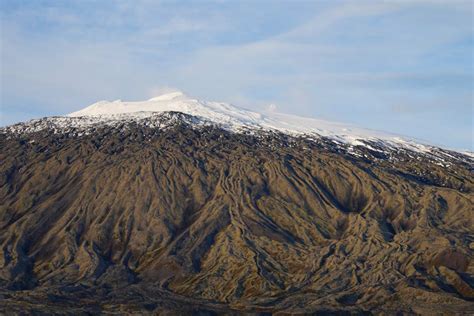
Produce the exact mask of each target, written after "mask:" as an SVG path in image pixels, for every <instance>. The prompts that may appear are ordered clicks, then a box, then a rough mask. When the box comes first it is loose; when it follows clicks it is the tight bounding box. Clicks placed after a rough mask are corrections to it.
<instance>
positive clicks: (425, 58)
mask: <svg viewBox="0 0 474 316" xmlns="http://www.w3.org/2000/svg"><path fill="white" fill-rule="evenodd" d="M0 5H1V78H0V80H1V81H0V87H1V91H0V92H1V108H0V110H1V122H0V123H1V125H7V124H11V123H14V122H18V121H23V120H27V119H30V118H36V117H42V116H49V115H61V114H65V113H69V112H72V111H74V110H78V109H80V108H83V107H85V106H87V105H89V104H91V103H93V102H96V101H98V100H104V99H106V100H115V99H123V100H144V99H147V98H149V97H151V96H153V95H156V94H157V93H158V92H159V91H160V90H162V89H163V88H164V87H172V88H178V89H181V90H183V91H185V92H186V93H187V94H189V95H192V96H196V97H200V98H204V99H209V100H219V101H226V102H232V103H234V104H237V105H240V106H244V107H247V108H251V109H256V110H258V109H264V108H265V107H267V106H268V105H269V104H275V105H276V106H277V109H278V111H280V112H286V113H291V114H297V115H303V116H312V117H318V118H322V119H327V120H335V121H341V122H348V123H353V124H356V125H359V126H363V127H368V128H373V129H380V130H385V131H390V132H395V133H399V134H403V135H409V136H413V137H416V138H419V139H422V140H426V141H429V142H431V143H434V144H438V145H443V146H446V147H450V148H457V149H469V150H473V134H474V130H473V116H474V115H473V111H474V110H473V90H474V89H473V88H474V87H473V85H474V75H473V41H474V40H473V38H474V37H473V2H471V1H452V0H450V1H448V0H446V1H435V0H433V1H429V0H426V1H421V0H420V1H415V0H412V1H407V0H406V1H306V2H303V1H214V2H211V1H140V0H138V1H137V0H135V1H87V0H85V1H17V0H16V1H13V0H11V1H10V0H2V1H1V2H0Z"/></svg>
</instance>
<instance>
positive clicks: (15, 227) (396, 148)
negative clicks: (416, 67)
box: [0, 92, 474, 315]
mask: <svg viewBox="0 0 474 316" xmlns="http://www.w3.org/2000/svg"><path fill="white" fill-rule="evenodd" d="M0 148H2V150H1V151H0V161H1V164H0V249H2V251H1V252H0V313H5V314H24V313H29V314H100V313H116V312H117V311H120V313H123V314H157V313H164V314H166V313H168V312H174V313H177V314H190V313H191V314H192V313H197V314H213V313H226V314H233V313H235V314H237V313H260V312H262V313H264V312H268V313H279V312H281V313H300V314H328V313H329V314H331V313H342V314H397V313H399V312H401V313H405V314H426V315H431V314H433V313H445V314H461V313H471V314H472V313H473V312H474V305H473V300H474V284H473V275H474V264H473V260H472V258H473V256H474V239H473V231H474V226H473V221H472V213H473V211H472V210H473V205H474V181H473V179H472V172H473V170H474V160H473V159H472V157H470V156H468V155H464V154H462V153H459V152H455V151H449V150H446V149H443V148H438V147H434V146H428V145H423V144H419V143H418V142H415V141H411V140H406V139H403V138H400V137H397V136H393V135H390V134H386V133H379V132H373V131H370V130H366V129H359V128H354V127H351V126H346V125H342V124H337V123H330V122H325V121H320V120H315V119H307V118H299V117H295V116H289V115H285V114H279V113H274V112H270V113H257V112H252V111H248V110H245V109H241V108H238V107H236V106H233V105H230V104H226V103H220V102H208V101H201V100H197V99H194V98H190V97H188V96H186V95H184V94H183V93H180V92H173V93H168V94H164V95H161V96H157V97H155V98H152V99H150V100H147V101H140V102H122V101H120V100H117V101H113V102H108V101H101V102H98V103H95V104H93V105H91V106H89V107H86V108H85V109H83V110H80V111H78V112H74V113H71V114H69V115H68V116H57V117H47V118H42V119H37V120H32V121H29V122H24V123H19V124H15V125H12V126H7V127H5V128H1V129H0Z"/></svg>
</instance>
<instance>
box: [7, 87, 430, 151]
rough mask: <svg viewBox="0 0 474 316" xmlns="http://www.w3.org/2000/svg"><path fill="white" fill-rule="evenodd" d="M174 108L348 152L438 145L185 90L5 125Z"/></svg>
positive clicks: (144, 119) (139, 115)
mask: <svg viewBox="0 0 474 316" xmlns="http://www.w3.org/2000/svg"><path fill="white" fill-rule="evenodd" d="M176 112H178V113H184V114H186V115H190V116H191V117H192V118H193V119H192V121H193V124H197V125H202V124H205V125H216V126H218V127H220V128H223V129H225V130H228V131H232V132H236V133H241V132H245V133H248V132H250V133H259V132H261V131H262V132H280V133H284V134H287V135H290V136H303V137H306V138H311V139H318V138H320V137H325V138H328V139H330V140H332V141H334V142H335V143H339V144H345V145H347V148H348V149H349V150H350V151H351V150H352V148H355V147H357V146H362V147H366V148H368V149H370V150H373V151H385V149H388V148H391V149H394V150H398V149H401V148H403V149H408V150H411V151H416V152H423V153H429V152H431V151H432V150H433V149H436V147H434V146H430V145H425V144H423V142H420V141H416V140H414V139H410V138H407V137H402V136H400V135H396V134H391V133H386V132H381V131H374V130H370V129H365V128H360V127H356V126H353V125H349V124H342V123H337V122H329V121H324V120H320V119H315V118H304V117H299V116H295V115H288V114H283V113H278V112H275V111H274V110H273V109H271V110H269V111H263V112H256V111H250V110H246V109H243V108H240V107H238V106H235V105H232V104H229V103H223V102H211V101H203V100H199V99H197V98H192V97H190V96H188V95H186V94H184V93H183V92H181V91H174V92H169V93H165V94H162V95H158V96H155V97H153V98H151V99H149V100H145V101H122V100H115V101H99V102H96V103H94V104H92V105H90V106H88V107H85V108H84V109H82V110H79V111H76V112H73V113H70V114H68V115H66V116H62V117H61V116H59V117H50V118H44V119H40V120H32V121H30V122H26V123H19V124H15V125H12V126H9V127H6V128H4V129H3V130H4V131H6V132H13V133H16V134H19V133H31V132H35V131H39V130H43V129H51V130H53V131H54V132H55V133H57V132H61V131H68V130H71V128H72V129H76V130H78V131H79V130H80V131H84V132H85V133H88V130H90V129H92V128H93V127H96V126H100V125H102V126H118V125H122V123H127V122H135V123H138V124H143V125H146V126H159V125H160V124H158V125H156V118H157V117H158V116H162V115H165V116H168V114H167V113H176ZM171 116H173V114H171ZM79 133H82V132H79Z"/></svg>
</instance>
